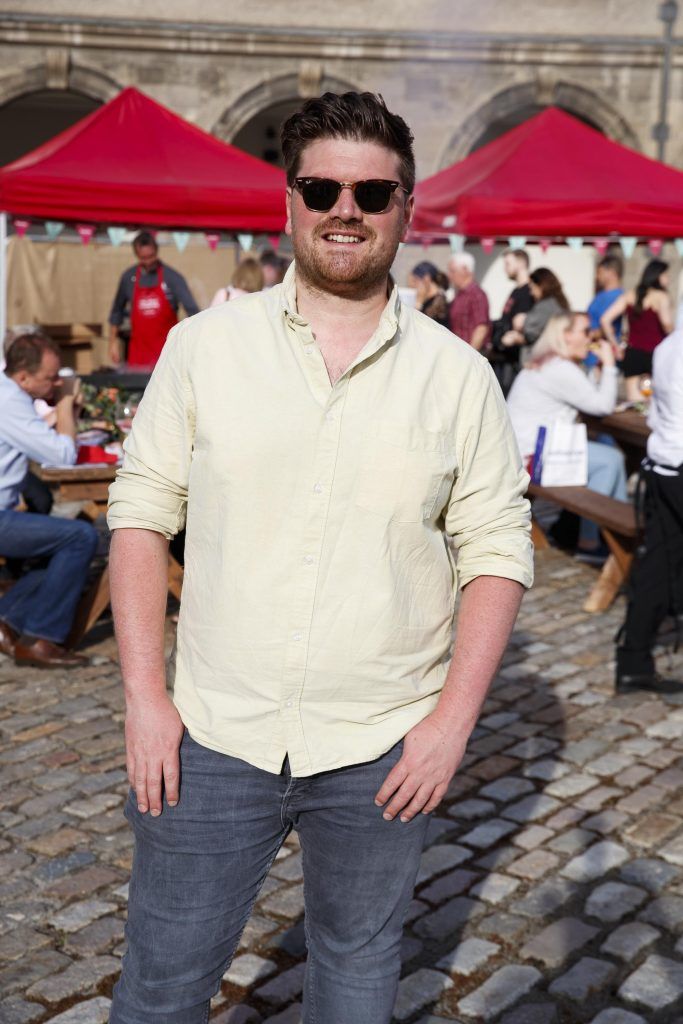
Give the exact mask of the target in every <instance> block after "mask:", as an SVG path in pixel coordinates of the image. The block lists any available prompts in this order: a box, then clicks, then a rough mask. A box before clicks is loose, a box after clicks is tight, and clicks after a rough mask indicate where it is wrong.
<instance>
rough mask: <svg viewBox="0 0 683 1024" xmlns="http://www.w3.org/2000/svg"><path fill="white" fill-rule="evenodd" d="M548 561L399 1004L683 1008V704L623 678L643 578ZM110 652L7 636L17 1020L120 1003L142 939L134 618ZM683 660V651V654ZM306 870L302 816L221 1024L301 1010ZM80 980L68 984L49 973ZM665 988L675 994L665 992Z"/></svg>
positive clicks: (550, 1018) (248, 941)
mask: <svg viewBox="0 0 683 1024" xmlns="http://www.w3.org/2000/svg"><path fill="white" fill-rule="evenodd" d="M537 570H538V582H537V584H536V586H535V588H534V589H533V590H532V591H531V593H530V594H529V595H528V597H527V599H526V601H525V603H524V605H523V607H522V612H521V615H520V620H519V624H518V626H517V629H516V631H515V634H514V636H513V638H512V642H511V645H510V648H509V650H508V652H507V653H506V656H505V660H504V666H505V667H504V668H503V670H502V672H501V673H500V675H499V678H498V680H497V681H496V682H495V684H494V687H493V689H492V692H491V694H490V696H489V698H488V700H487V703H486V708H485V713H484V717H483V718H482V720H481V722H480V724H479V727H478V728H477V732H476V736H475V737H474V738H473V741H472V743H471V744H470V747H469V749H468V752H467V755H466V758H465V761H464V763H463V766H462V767H461V769H460V771H459V772H458V774H457V775H456V776H455V777H454V779H453V780H452V782H451V784H450V786H449V790H448V793H447V797H446V800H445V802H444V805H443V806H442V807H441V808H439V809H438V810H437V812H436V814H435V815H434V816H433V818H432V820H431V822H430V825H429V830H428V848H427V850H426V851H425V854H424V857H423V860H422V862H421V865H420V881H419V884H418V889H417V897H416V898H415V899H414V900H413V901H412V903H411V905H410V909H409V913H408V915H407V924H406V933H405V937H404V941H403V944H402V960H403V964H404V968H403V979H402V983H401V993H402V996H401V998H404V999H405V1002H404V1003H399V1004H398V1006H397V1012H398V1014H399V1015H401V1016H397V1017H395V1019H396V1020H397V1021H401V1024H403V1022H404V1021H405V1024H414V1022H417V1021H420V1018H421V1024H444V1022H446V1021H450V1022H451V1024H456V1021H459V1022H461V1024H462V1022H464V1024H469V1022H470V1021H472V1022H473V1024H474V1022H475V1021H477V1022H478V1021H491V1022H493V1021H495V1024H559V1022H560V1021H561V1022H562V1024H569V1022H571V1024H573V1022H574V1020H577V1021H578V1020H580V1021H581V1022H582V1024H588V1022H589V1021H590V1022H591V1024H643V1020H644V1019H646V1018H647V1019H649V1018H650V1017H653V1021H656V1024H664V1021H666V1024H669V1021H671V1024H683V1016H681V999H683V994H679V995H677V994H676V993H677V992H678V991H679V989H678V987H677V986H678V985H679V975H678V973H677V972H679V971H680V969H681V968H683V964H682V963H681V961H682V960H683V939H681V938H680V936H681V933H682V932H683V927H682V926H681V923H680V922H681V921H683V870H682V869H683V710H682V709H681V708H680V707H678V706H675V705H674V704H673V703H672V702H670V701H668V700H665V699H659V698H654V697H651V696H648V695H630V696H628V697H619V698H614V697H613V696H612V693H611V679H612V674H613V659H614V649H613V645H612V637H613V635H614V633H615V632H616V628H617V626H618V624H619V622H620V620H621V618H622V616H623V598H619V599H618V601H617V602H616V603H615V605H614V607H613V608H612V609H610V611H609V612H607V613H605V614H604V615H600V616H588V615H586V614H585V613H581V612H579V611H577V609H578V608H579V607H580V606H581V604H582V602H583V600H585V595H586V593H587V591H588V590H589V588H590V586H591V585H592V582H593V580H594V573H593V570H591V569H589V568H586V567H581V566H578V565H576V564H575V563H572V562H571V561H570V560H568V559H567V558H566V557H565V556H564V555H561V554H559V553H558V552H554V551H549V552H541V553H539V555H538V558H537ZM105 631H106V630H105ZM170 639H171V631H170V630H169V641H170ZM88 653H90V654H93V655H94V656H95V658H97V659H98V660H99V664H96V665H94V666H91V667H90V668H89V669H86V670H80V669H79V670H76V671H73V672H69V673H66V672H62V673H36V672H35V671H33V670H24V669H16V668H15V667H14V666H13V665H11V664H10V663H9V662H8V661H7V660H6V659H4V658H2V657H0V781H1V782H2V785H0V829H2V838H1V839H0V1005H1V1006H2V1010H0V1020H1V1021H2V1022H3V1024H4V1022H5V1018H7V1021H8V1024H53V1022H54V1021H58V1022H59V1024H100V1022H101V1024H104V1022H105V1021H106V1019H107V1016H108V1008H109V996H110V995H111V985H112V983H113V981H114V979H115V976H116V973H117V971H118V964H119V962H120V956H121V954H122V952H123V949H124V942H123V925H124V922H125V910H126V907H125V904H126V898H127V879H128V871H129V866H130V860H131V854H132V838H131V834H130V831H129V829H128V826H127V824H126V822H125V820H124V818H123V814H122V810H123V808H122V803H123V799H124V796H125V793H126V788H127V782H126V776H125V771H124V758H123V736H122V715H121V712H122V708H123V704H122V694H121V689H120V680H119V677H118V669H117V666H116V663H115V661H114V660H113V659H114V648H113V643H112V640H111V638H110V637H107V636H105V638H104V639H103V640H101V641H98V642H97V643H96V644H93V645H91V646H90V647H89V648H88ZM674 660H675V666H676V671H677V672H678V673H679V674H681V673H683V652H681V653H679V654H678V655H676V656H675V659H674ZM646 730H647V735H646V734H645V732H646ZM301 883H302V865H301V854H300V850H299V845H298V842H297V840H296V836H295V835H292V836H290V837H289V838H288V840H287V842H286V845H285V847H284V848H283V850H282V852H281V854H280V856H279V857H278V859H277V860H276V861H275V864H274V865H273V869H272V871H271V874H270V877H269V878H268V880H267V881H266V884H265V886H264V888H263V891H262V893H261V894H260V896H259V899H258V901H257V904H256V907H255V910H254V914H253V915H252V918H251V920H250V922H249V924H248V926H247V928H246V929H245V931H244V934H243V936H242V939H241V941H240V946H239V951H238V955H237V956H236V957H235V960H234V962H233V964H232V965H231V967H230V969H229V970H228V972H227V974H226V980H225V981H224V982H223V986H222V991H221V993H220V994H219V995H218V997H217V998H216V999H215V1000H214V1001H213V1013H212V1017H211V1022H210V1024H266V1021H268V1022H270V1024H300V1020H301V1006H300V1001H301V988H302V981H303V961H304V959H305V956H306V948H305V936H304V926H303V920H302V912H303V891H302V885H301ZM617 918H618V923H617ZM520 951H521V952H520ZM537 954H538V955H537ZM103 964H104V967H102V965H103ZM596 964H598V965H599V966H595V965H596ZM98 965H100V969H101V970H104V974H103V975H102V978H103V979H104V980H101V981H100V982H97V970H98ZM250 965H251V967H250ZM264 965H267V966H265V967H264ZM604 965H607V966H604ZM671 965H673V966H671ZM88 971H91V972H94V973H92V974H91V975H90V976H89V975H88ZM261 971H264V972H266V971H267V972H268V973H267V974H265V973H264V974H261ZM520 971H521V972H522V973H521V974H520V973H519V972H520ZM529 972H531V973H529ZM639 972H640V973H639ZM608 974H609V978H608V977H607V975H608ZM79 978H80V979H81V980H80V981H79ZM69 985H71V986H72V992H73V993H74V994H71V995H69V996H68V997H66V998H64V999H63V1000H61V1001H59V1002H54V1001H52V1002H48V1000H47V999H43V1000H42V1001H36V1000H35V999H34V998H33V997H31V996H29V995H28V994H27V993H28V992H29V991H30V992H32V993H35V992H37V991H41V992H42V991H45V992H47V993H48V994H50V993H51V997H50V998H51V999H54V998H56V993H58V992H59V991H60V990H59V986H65V987H66V989H67V990H68V986H69ZM79 985H81V986H82V991H80V992H79V991H78V986H79ZM89 985H90V986H94V987H91V988H90V989H89V988H88V986H89ZM536 985H538V991H531V989H532V988H534V987H535V986H536ZM36 986H37V987H36ZM430 986H433V987H430ZM667 986H668V987H667ZM245 990H246V992H245ZM638 991H639V992H640V993H641V995H642V996H643V997H644V998H643V1001H641V1002H639V1001H638V998H637V992H638ZM661 991H666V992H667V993H668V994H667V998H669V996H670V997H671V999H670V1001H669V1002H667V1003H666V1005H663V1006H661V1008H660V1007H659V1006H658V1005H655V1003H653V1002H648V999H650V1000H652V999H653V998H655V995H654V994H658V993H661ZM582 992H583V995H581V993H582ZM527 993H528V994H527ZM657 998H660V996H659V995H657ZM577 999H578V1001H577ZM421 1000H425V1001H421ZM468 1000H469V1002H468ZM252 1002H253V1003H254V1006H252V1005H251V1004H252ZM674 1007H675V1008H676V1010H675V1012H674V1010H673V1008H674ZM408 1011H410V1012H408ZM480 1011H481V1015H479V1014H480ZM10 1013H11V1014H12V1016H10Z"/></svg>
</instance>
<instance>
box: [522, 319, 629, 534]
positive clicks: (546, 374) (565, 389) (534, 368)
mask: <svg viewBox="0 0 683 1024" xmlns="http://www.w3.org/2000/svg"><path fill="white" fill-rule="evenodd" d="M589 345H590V321H589V319H588V315H587V314H586V313H563V314H561V315H560V316H553V317H551V318H550V320H549V321H548V323H547V325H546V327H545V330H544V331H543V333H542V335H541V337H540V338H539V339H538V341H537V342H536V344H535V345H534V346H533V348H532V349H531V354H530V360H529V362H528V364H527V366H526V367H525V369H523V370H522V371H521V372H520V373H519V374H518V376H517V377H516V378H515V381H514V383H513V385H512V388H511V390H510V394H509V396H508V400H507V404H508V412H509V413H510V419H511V420H512V426H513V429H514V431H515V435H516V437H517V443H518V444H519V448H520V451H521V454H522V458H523V460H524V461H525V462H526V461H527V459H529V458H530V457H531V456H532V455H533V454H534V449H535V447H536V437H537V435H538V428H539V427H541V426H547V425H548V424H550V423H553V422H554V421H555V420H565V421H567V422H573V421H574V420H575V419H576V418H577V414H578V413H580V412H583V413H588V414H589V415H592V416H607V415H608V414H609V413H611V412H614V407H615V405H616V402H617V380H618V372H617V368H616V364H615V359H614V352H613V349H612V346H611V345H610V343H609V342H608V341H601V342H599V345H598V352H597V355H598V358H599V359H600V362H601V364H602V372H601V374H600V380H599V382H598V383H597V384H593V383H592V381H590V380H589V379H588V377H587V376H586V374H585V373H584V371H583V370H582V369H581V363H582V362H583V360H584V359H585V358H586V355H587V354H588V349H589ZM588 487H589V488H590V489H591V490H593V491H597V492H598V493H599V494H608V495H610V496H611V497H612V498H618V499H619V500H620V501H626V471H625V469H624V456H623V454H622V453H621V451H620V450H619V449H618V448H616V447H614V446H613V445H611V444H602V443H601V442H599V441H589V442H588ZM599 540H600V537H599V531H598V528H597V526H596V525H595V523H591V522H589V521H588V520H584V519H582V520H581V530H580V534H579V548H580V549H581V550H583V551H587V552H591V551H595V549H597V548H598V546H599Z"/></svg>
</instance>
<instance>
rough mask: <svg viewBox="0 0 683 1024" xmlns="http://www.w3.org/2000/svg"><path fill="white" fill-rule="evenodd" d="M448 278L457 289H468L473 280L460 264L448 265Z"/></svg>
mask: <svg viewBox="0 0 683 1024" xmlns="http://www.w3.org/2000/svg"><path fill="white" fill-rule="evenodd" d="M448 278H449V280H450V282H451V284H452V285H453V286H454V287H455V288H457V289H461V288H466V287H467V285H468V284H469V283H470V280H471V277H470V273H469V271H468V270H467V268H466V267H463V266H462V264H460V263H449V264H448Z"/></svg>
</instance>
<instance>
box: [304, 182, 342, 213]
mask: <svg viewBox="0 0 683 1024" xmlns="http://www.w3.org/2000/svg"><path fill="white" fill-rule="evenodd" d="M339 192H340V186H339V183H338V182H337V181H333V180H332V178H317V179H316V180H315V181H307V182H306V183H305V184H304V185H303V186H302V188H301V196H302V198H303V201H304V203H305V204H306V206H307V207H308V209H309V210H315V211H316V212H317V213H324V212H326V211H327V210H331V209H332V207H333V206H334V204H335V203H336V201H337V197H338V195H339Z"/></svg>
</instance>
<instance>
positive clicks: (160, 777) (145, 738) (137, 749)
mask: <svg viewBox="0 0 683 1024" xmlns="http://www.w3.org/2000/svg"><path fill="white" fill-rule="evenodd" d="M183 730H184V726H183V723H182V720H181V718H180V715H179V714H178V712H177V711H176V709H175V706H174V704H173V702H172V701H171V700H170V699H169V697H167V696H166V694H164V695H162V696H160V697H155V698H152V699H144V698H143V699H140V700H132V701H130V700H129V702H128V706H127V709H126V766H127V770H128V781H129V782H130V784H131V786H132V787H133V789H134V790H135V795H136V796H137V800H138V810H139V811H140V812H141V813H142V814H144V813H145V812H146V811H150V813H151V815H152V817H153V818H156V817H158V816H159V815H160V814H161V807H162V798H161V795H162V783H163V786H164V789H165V791H166V800H167V802H168V805H169V807H175V805H176V804H177V803H178V799H179V791H178V787H179V782H180V759H179V757H178V748H179V747H180V741H181V740H182V738H183Z"/></svg>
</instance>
